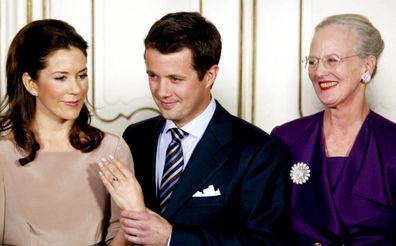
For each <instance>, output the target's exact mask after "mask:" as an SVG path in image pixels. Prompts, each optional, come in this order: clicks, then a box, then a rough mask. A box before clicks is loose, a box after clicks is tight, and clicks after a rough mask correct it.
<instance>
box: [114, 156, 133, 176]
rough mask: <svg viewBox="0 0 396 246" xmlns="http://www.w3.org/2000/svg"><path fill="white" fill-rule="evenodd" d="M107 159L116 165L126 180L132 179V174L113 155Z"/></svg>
mask: <svg viewBox="0 0 396 246" xmlns="http://www.w3.org/2000/svg"><path fill="white" fill-rule="evenodd" d="M109 159H110V160H111V161H112V162H113V163H114V164H115V165H116V167H117V168H118V170H119V171H120V172H121V173H122V174H123V175H124V177H125V178H126V179H128V178H132V177H134V176H133V174H132V172H131V171H130V170H129V169H128V168H127V167H126V166H125V165H124V164H122V163H121V162H120V161H119V160H118V159H116V158H115V157H114V156H113V155H110V156H109Z"/></svg>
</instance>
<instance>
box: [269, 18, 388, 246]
mask: <svg viewBox="0 0 396 246" xmlns="http://www.w3.org/2000/svg"><path fill="white" fill-rule="evenodd" d="M383 47H384V43H383V40H382V38H381V35H380V33H379V32H378V30H377V29H376V28H375V27H374V26H373V25H372V24H371V23H370V21H369V20H368V19H367V18H365V17H364V16H361V15H356V14H342V15H335V16H330V17H328V18H326V19H325V20H323V21H322V22H321V23H320V24H319V25H318V26H317V27H316V31H315V35H314V37H313V39H312V42H311V48H310V55H309V56H308V57H307V58H306V66H307V67H308V72H309V77H310V79H311V81H312V84H313V86H314V89H315V92H316V94H317V96H318V98H319V99H320V101H321V102H322V104H323V105H324V106H325V109H324V111H322V112H319V113H316V114H314V115H311V116H307V117H304V118H301V119H297V120H294V121H292V122H289V123H286V124H284V125H282V126H278V127H276V128H275V129H274V130H273V132H272V134H273V135H274V136H275V137H277V138H279V139H281V140H282V141H283V142H284V143H286V144H287V145H288V146H289V147H290V149H291V151H292V156H293V157H292V159H293V165H292V167H291V171H290V177H291V182H293V193H292V216H293V218H292V219H293V229H294V231H295V236H296V237H295V240H296V244H297V245H392V242H393V243H395V238H394V237H395V234H396V233H395V227H396V226H395V224H396V218H395V205H396V204H395V202H396V193H395V192H396V151H395V149H394V146H396V125H395V124H394V123H392V122H391V121H389V120H387V119H385V118H383V117H382V116H380V115H378V114H377V113H375V112H373V111H372V110H370V108H369V106H368V105H367V102H366V99H365V91H366V87H367V84H368V83H369V82H370V80H371V78H372V77H373V76H374V75H375V72H376V68H377V61H378V58H379V56H380V54H381V52H382V50H383Z"/></svg>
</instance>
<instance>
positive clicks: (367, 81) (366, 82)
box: [361, 73, 371, 84]
mask: <svg viewBox="0 0 396 246" xmlns="http://www.w3.org/2000/svg"><path fill="white" fill-rule="evenodd" d="M370 80H371V75H370V74H369V73H365V74H364V75H363V77H362V80H361V81H362V82H363V83H365V84H368V83H369V82H370Z"/></svg>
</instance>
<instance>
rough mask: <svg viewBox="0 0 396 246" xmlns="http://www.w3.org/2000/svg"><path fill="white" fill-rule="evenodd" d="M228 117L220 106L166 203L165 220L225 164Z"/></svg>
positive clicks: (229, 126) (229, 132) (229, 130)
mask: <svg viewBox="0 0 396 246" xmlns="http://www.w3.org/2000/svg"><path fill="white" fill-rule="evenodd" d="M230 117H231V116H230V115H229V114H228V113H227V112H226V111H225V110H224V109H223V108H222V107H221V106H220V105H219V104H217V108H216V111H215V114H214V115H213V118H212V120H211V122H210V123H209V125H208V127H207V129H206V131H205V133H204V135H203V136H202V138H201V140H200V141H199V143H198V144H197V146H196V147H195V150H194V151H193V153H192V155H191V158H190V160H189V162H188V163H187V166H186V168H185V170H184V171H183V175H182V177H181V178H180V180H179V183H178V184H177V187H176V188H175V190H174V192H173V194H172V196H171V198H170V199H169V201H168V205H167V209H166V210H165V212H164V217H165V218H167V219H170V218H172V217H173V216H174V215H175V214H176V212H177V211H178V210H179V209H180V208H181V207H182V206H183V205H184V203H185V202H186V201H187V200H188V199H190V198H191V197H192V195H193V194H194V193H195V192H196V191H198V190H201V189H202V188H206V187H203V185H204V184H205V183H206V182H207V180H209V179H210V178H211V177H212V176H213V175H214V174H215V173H216V172H217V171H218V170H219V169H220V167H221V166H222V165H223V164H224V163H225V161H226V160H227V156H226V155H225V154H224V153H223V151H222V146H223V145H224V144H225V143H227V142H228V141H229V140H230V138H231V137H230V136H231V123H230Z"/></svg>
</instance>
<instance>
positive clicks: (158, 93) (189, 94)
mask: <svg viewBox="0 0 396 246" xmlns="http://www.w3.org/2000/svg"><path fill="white" fill-rule="evenodd" d="M145 62H146V70H147V74H148V77H149V85H150V90H151V94H152V95H153V98H154V100H155V103H156V104H157V106H158V107H159V109H160V111H161V114H162V116H163V117H164V118H166V119H168V120H172V121H173V122H174V123H175V124H176V125H177V126H178V127H182V126H184V125H185V124H187V123H189V122H190V121H191V120H193V119H194V118H195V117H197V116H198V115H199V114H201V113H202V112H203V111H204V110H205V108H206V107H207V106H208V104H209V102H210V98H211V95H210V88H211V86H212V84H213V82H214V80H215V78H216V75H217V70H218V66H217V65H213V66H212V67H211V68H210V69H209V70H208V72H206V74H205V76H204V78H203V79H202V80H199V79H198V74H197V71H196V70H194V68H193V66H192V53H191V50H190V49H188V48H184V49H182V50H180V51H178V52H175V53H170V54H162V53H161V52H159V51H158V50H156V49H151V48H149V49H147V50H146V52H145Z"/></svg>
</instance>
